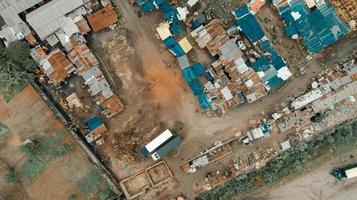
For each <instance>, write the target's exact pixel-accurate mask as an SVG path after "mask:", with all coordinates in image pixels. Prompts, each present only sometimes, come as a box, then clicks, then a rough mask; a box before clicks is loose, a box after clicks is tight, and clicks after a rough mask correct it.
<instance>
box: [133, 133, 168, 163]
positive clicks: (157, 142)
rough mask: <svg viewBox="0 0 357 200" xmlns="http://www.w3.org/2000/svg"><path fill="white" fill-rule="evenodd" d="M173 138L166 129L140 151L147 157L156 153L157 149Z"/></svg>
mask: <svg viewBox="0 0 357 200" xmlns="http://www.w3.org/2000/svg"><path fill="white" fill-rule="evenodd" d="M172 137H173V134H172V133H171V131H170V130H169V129H166V130H165V131H164V132H163V133H161V134H160V135H158V136H157V137H156V138H154V139H153V140H152V141H151V142H149V143H148V144H147V145H145V146H144V147H143V148H141V149H140V152H141V154H142V155H143V156H144V157H147V156H148V155H149V154H150V153H152V152H154V151H155V150H156V149H157V148H159V147H160V146H161V145H162V144H164V143H165V142H167V141H168V140H170V139H171V138H172Z"/></svg>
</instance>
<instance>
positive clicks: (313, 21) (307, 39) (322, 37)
mask: <svg viewBox="0 0 357 200" xmlns="http://www.w3.org/2000/svg"><path fill="white" fill-rule="evenodd" d="M292 12H296V13H299V14H300V15H301V16H300V18H299V19H297V20H296V21H295V20H294V19H293V17H292V15H291V13H292ZM279 13H280V15H281V16H282V17H283V19H284V21H285V23H286V25H287V28H285V33H286V34H287V35H288V36H292V35H294V33H295V30H296V32H297V33H298V34H299V36H300V37H301V38H302V39H303V41H304V44H305V46H306V48H307V50H308V51H309V52H311V53H318V52H320V51H321V50H322V49H324V48H325V47H327V46H329V45H330V44H333V43H334V42H336V41H338V40H339V39H341V38H342V37H343V36H345V35H346V34H347V33H348V32H349V28H348V26H347V24H346V23H344V22H343V21H342V20H341V19H340V18H339V17H338V16H337V14H336V12H335V10H334V8H333V7H332V5H331V4H330V3H326V4H324V5H322V6H320V7H318V8H316V9H314V10H312V11H310V10H309V9H308V7H307V6H306V4H305V2H304V0H295V1H293V2H291V3H290V6H289V5H288V6H286V7H283V8H281V9H279Z"/></svg>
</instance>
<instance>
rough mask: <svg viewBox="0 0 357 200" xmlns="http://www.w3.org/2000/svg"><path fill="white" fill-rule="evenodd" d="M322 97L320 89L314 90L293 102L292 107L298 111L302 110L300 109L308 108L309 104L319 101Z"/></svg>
mask: <svg viewBox="0 0 357 200" xmlns="http://www.w3.org/2000/svg"><path fill="white" fill-rule="evenodd" d="M322 96H323V93H322V91H321V90H320V89H316V90H312V91H311V92H309V93H307V94H304V95H302V96H300V97H299V98H297V99H295V101H293V102H292V103H291V106H292V107H293V108H294V109H295V110H297V109H300V108H302V107H304V106H306V105H307V104H309V103H312V102H313V101H315V100H317V99H319V98H320V97H322Z"/></svg>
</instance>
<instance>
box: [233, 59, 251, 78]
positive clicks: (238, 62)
mask: <svg viewBox="0 0 357 200" xmlns="http://www.w3.org/2000/svg"><path fill="white" fill-rule="evenodd" d="M234 64H235V66H237V67H236V68H237V70H238V72H239V73H241V74H243V73H244V72H246V71H248V69H249V68H248V66H247V64H245V62H244V59H243V58H239V59H236V60H234Z"/></svg>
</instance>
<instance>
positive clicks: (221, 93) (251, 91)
mask: <svg viewBox="0 0 357 200" xmlns="http://www.w3.org/2000/svg"><path fill="white" fill-rule="evenodd" d="M136 2H137V4H138V5H139V6H141V8H142V10H144V11H146V12H151V11H153V10H160V11H162V12H163V14H164V17H165V22H164V23H162V24H160V26H159V27H158V28H157V32H158V34H159V36H160V38H161V40H162V42H163V43H164V45H165V46H166V47H167V48H168V49H169V51H170V52H171V53H172V54H173V55H174V56H175V57H176V58H177V61H178V65H179V67H180V69H181V70H182V74H183V77H184V79H185V80H186V82H187V83H188V85H189V86H190V88H191V90H192V92H193V94H194V95H195V96H197V97H198V101H199V103H200V105H201V106H202V108H204V109H205V110H213V111H215V112H217V113H226V112H227V111H228V110H231V109H232V108H234V107H236V106H238V105H239V104H242V103H244V102H254V101H256V100H258V99H260V98H262V97H263V96H266V95H267V93H268V91H270V90H271V89H275V88H277V87H279V86H280V85H281V84H282V83H283V82H284V81H286V80H287V79H288V78H289V77H290V76H291V73H290V71H289V69H288V68H287V66H286V62H285V61H284V59H283V58H282V57H281V56H280V55H279V54H278V53H277V52H276V51H275V49H274V48H272V47H271V45H270V42H269V40H268V39H267V38H266V37H265V35H264V33H263V31H262V29H261V27H260V25H259V24H258V22H257V21H256V19H255V17H254V15H253V14H254V13H255V10H256V9H257V8H256V7H257V5H256V4H248V5H251V8H253V9H254V10H251V9H250V7H249V6H248V5H247V6H244V7H242V8H241V9H239V10H237V11H236V12H234V15H235V17H236V24H237V26H238V27H235V31H233V32H234V33H237V32H238V30H240V32H242V33H243V34H228V33H227V32H226V30H225V29H224V28H223V27H222V25H221V24H220V22H219V21H218V20H212V21H211V22H209V23H208V24H204V23H203V22H204V21H206V20H204V16H203V17H201V18H203V20H197V17H196V18H195V20H194V22H193V23H194V26H193V27H195V28H196V29H195V30H194V31H192V32H191V36H192V37H193V39H194V40H195V41H196V42H197V44H198V46H199V47H200V48H207V50H208V51H209V53H210V55H211V56H218V57H219V59H218V60H216V61H215V62H214V63H212V65H211V66H210V67H209V68H205V67H204V66H203V65H202V64H200V63H190V61H189V59H188V56H187V54H188V53H189V51H190V50H191V49H192V46H191V44H190V43H189V42H188V40H187V39H186V37H183V38H182V37H181V38H180V33H181V32H182V31H183V28H182V27H181V25H180V21H184V20H185V19H186V15H187V14H188V13H189V12H188V11H187V8H181V7H178V8H176V9H174V8H173V7H172V6H171V4H170V3H168V2H167V1H157V0H156V1H155V0H152V1H149V0H146V1H144V0H143V1H136ZM259 2H260V1H259ZM190 3H191V2H190ZM189 5H191V4H189ZM192 5H194V2H192ZM262 5H263V4H261V5H260V6H262ZM253 29H254V31H251V30H253ZM230 31H231V32H232V30H230ZM243 35H244V37H243ZM239 38H248V39H249V40H247V41H246V42H248V43H249V44H251V43H252V45H249V46H250V47H251V48H247V46H248V45H244V43H242V45H241V46H239V45H238V42H243V39H242V41H239V40H238V39H239ZM201 77H203V78H201Z"/></svg>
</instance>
